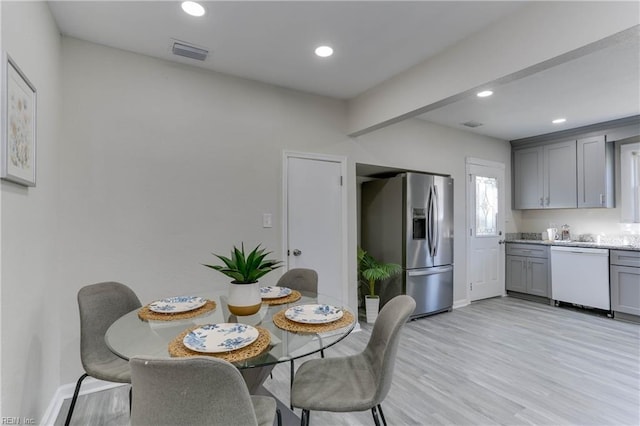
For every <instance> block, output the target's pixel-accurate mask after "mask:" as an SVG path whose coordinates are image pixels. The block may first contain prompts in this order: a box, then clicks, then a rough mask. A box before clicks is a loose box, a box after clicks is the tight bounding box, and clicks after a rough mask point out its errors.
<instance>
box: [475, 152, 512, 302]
mask: <svg viewBox="0 0 640 426" xmlns="http://www.w3.org/2000/svg"><path fill="white" fill-rule="evenodd" d="M504 174H505V173H504V164H502V163H494V162H489V161H484V160H479V159H471V158H469V159H467V213H468V220H467V223H468V231H467V232H468V233H467V239H468V240H467V247H468V249H467V277H468V281H469V287H468V291H469V300H471V301H474V300H479V299H486V298H488V297H495V296H501V295H503V294H504V291H505V290H504V258H505V257H504V244H501V240H502V239H503V238H504V235H503V230H504V179H505V178H504Z"/></svg>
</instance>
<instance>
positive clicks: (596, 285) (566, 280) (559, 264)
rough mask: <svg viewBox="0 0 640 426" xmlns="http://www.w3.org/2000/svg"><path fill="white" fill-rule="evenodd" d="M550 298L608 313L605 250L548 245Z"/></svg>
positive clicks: (606, 251) (606, 254)
mask: <svg viewBox="0 0 640 426" xmlns="http://www.w3.org/2000/svg"><path fill="white" fill-rule="evenodd" d="M551 298H552V299H553V300H555V301H558V302H567V303H573V304H576V305H582V306H588V307H592V308H598V309H605V310H607V311H610V310H611V302H610V298H609V250H608V249H600V248H583V247H558V246H551Z"/></svg>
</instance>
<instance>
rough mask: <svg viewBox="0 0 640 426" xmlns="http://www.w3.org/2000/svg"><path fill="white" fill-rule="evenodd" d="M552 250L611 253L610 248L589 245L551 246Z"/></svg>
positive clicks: (577, 252) (578, 252)
mask: <svg viewBox="0 0 640 426" xmlns="http://www.w3.org/2000/svg"><path fill="white" fill-rule="evenodd" d="M551 251H552V252H554V251H555V252H564V253H576V254H601V255H609V249H604V248H590V247H589V248H588V247H558V246H551Z"/></svg>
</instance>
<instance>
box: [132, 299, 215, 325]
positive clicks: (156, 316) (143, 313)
mask: <svg viewBox="0 0 640 426" xmlns="http://www.w3.org/2000/svg"><path fill="white" fill-rule="evenodd" d="M215 308H216V302H214V301H213V300H207V303H205V304H204V305H202V306H200V307H199V308H198V309H194V310H192V311H187V312H176V313H162V312H154V311H152V310H151V309H149V305H145V306H143V307H142V308H140V309H138V318H140V319H141V320H143V321H149V320H153V321H174V320H181V319H189V318H195V317H197V316H199V315H202V314H204V313H205V312H209V311H213V310H214V309H215Z"/></svg>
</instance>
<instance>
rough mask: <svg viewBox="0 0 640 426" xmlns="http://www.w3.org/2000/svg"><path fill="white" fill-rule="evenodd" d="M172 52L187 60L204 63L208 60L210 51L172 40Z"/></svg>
mask: <svg viewBox="0 0 640 426" xmlns="http://www.w3.org/2000/svg"><path fill="white" fill-rule="evenodd" d="M172 43H173V44H172V46H171V51H172V52H173V54H174V55H178V56H184V57H185V58H191V59H196V60H198V61H204V60H205V59H207V55H208V54H209V51H208V50H206V49H202V48H200V47H196V46H194V45H191V44H188V43H185V42H183V41H176V40H172Z"/></svg>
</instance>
